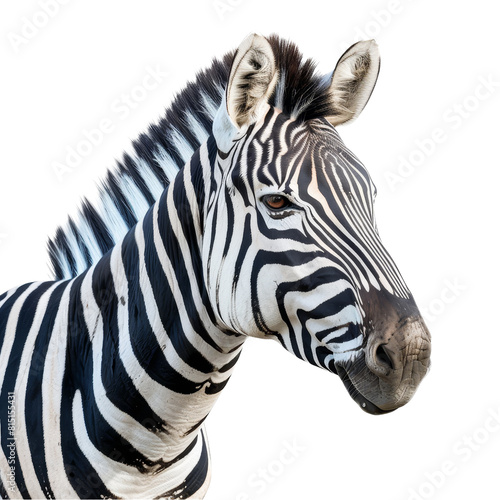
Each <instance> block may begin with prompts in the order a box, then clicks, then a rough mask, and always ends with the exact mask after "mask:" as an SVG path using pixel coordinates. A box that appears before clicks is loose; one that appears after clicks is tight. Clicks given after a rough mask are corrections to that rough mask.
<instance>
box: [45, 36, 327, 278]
mask: <svg viewBox="0 0 500 500" xmlns="http://www.w3.org/2000/svg"><path fill="white" fill-rule="evenodd" d="M267 39H268V41H269V43H270V45H271V47H272V49H273V52H274V57H275V62H276V67H277V69H278V75H279V76H278V83H277V86H276V89H275V91H274V92H273V94H272V95H271V96H270V97H269V104H270V105H272V106H276V107H278V108H279V109H281V111H282V112H283V113H285V114H287V115H289V116H291V117H293V118H294V119H296V120H298V121H301V122H303V121H307V120H311V119H314V118H320V117H324V116H331V115H333V114H335V111H334V110H333V106H332V103H331V98H330V94H329V92H328V86H329V83H330V79H325V77H323V76H320V75H318V74H317V73H316V64H315V63H314V62H313V60H312V59H306V60H304V58H303V56H302V54H301V53H300V52H299V50H298V48H297V46H296V45H295V44H294V43H292V42H289V41H286V40H283V39H281V38H279V37H278V36H277V35H271V36H270V37H268V38H267ZM235 53H236V52H235V51H233V52H230V53H227V54H226V55H225V56H223V57H222V58H221V59H220V60H214V61H213V62H212V65H211V66H210V68H208V69H206V70H204V71H201V72H199V73H198V74H197V76H196V80H195V81H194V82H191V83H188V84H187V86H186V87H185V88H184V89H183V90H182V91H181V92H180V93H179V94H178V95H177V96H176V97H175V99H174V101H173V103H172V105H171V106H170V108H169V109H167V110H166V112H165V115H164V116H163V118H161V119H160V120H159V122H158V123H155V124H152V125H150V126H149V129H148V131H147V133H143V134H141V135H140V136H139V137H138V139H136V140H135V141H134V142H133V144H132V147H133V155H129V154H124V156H123V160H122V161H121V162H117V166H116V168H114V169H112V170H109V171H108V173H107V175H106V178H105V180H104V181H103V182H102V184H101V185H100V188H99V193H100V198H101V201H102V204H101V205H102V206H101V207H96V206H94V205H92V204H91V203H90V202H89V201H88V200H87V199H84V200H83V201H82V204H81V207H80V210H79V213H78V216H77V222H75V220H73V219H72V218H69V220H68V223H67V225H66V227H64V228H62V227H59V228H58V229H57V231H56V234H55V236H54V238H52V239H50V240H49V242H48V250H49V256H50V260H51V264H52V269H53V274H54V278H55V279H67V278H71V277H75V276H77V275H78V274H80V273H81V272H83V271H84V269H81V264H80V265H78V264H77V261H80V263H81V262H82V261H83V262H84V263H85V265H86V267H90V266H91V265H92V264H94V263H95V255H94V257H93V256H92V252H91V251H90V250H89V249H90V248H91V247H94V254H95V253H96V252H95V247H96V246H97V247H98V250H99V253H100V255H104V254H105V253H106V252H107V251H108V250H110V249H111V248H112V247H113V246H114V245H115V244H116V239H117V238H116V235H115V238H114V237H113V235H112V231H111V230H110V227H109V224H107V223H106V221H105V212H106V209H107V208H109V207H106V206H105V203H104V201H103V198H104V196H105V195H106V194H107V195H109V198H110V199H111V200H112V203H113V205H114V208H116V210H117V212H118V214H119V216H120V217H121V219H123V222H124V224H125V226H126V227H127V228H128V229H130V228H131V227H132V226H133V225H134V224H135V223H136V222H137V221H138V220H139V219H140V218H141V217H142V216H143V215H144V213H141V212H140V211H138V209H137V207H135V206H134V201H135V200H134V199H131V198H130V196H127V190H126V189H125V187H124V185H125V184H124V180H125V179H126V180H127V182H128V183H130V182H132V183H133V184H134V186H135V187H136V188H137V189H138V190H139V191H140V193H142V195H143V196H144V198H145V200H146V201H147V203H148V204H149V205H150V206H151V205H152V204H153V203H154V202H155V198H156V197H157V196H156V197H155V193H154V190H153V188H152V177H151V176H153V177H154V179H155V180H156V181H155V183H157V182H159V183H160V185H161V186H162V188H163V189H165V188H166V187H167V186H168V185H169V183H170V182H171V181H172V179H173V177H174V175H172V171H175V172H176V171H178V170H179V169H180V168H182V166H183V165H184V164H185V163H186V161H187V160H188V159H189V157H190V156H191V154H192V151H196V149H198V147H199V146H200V145H201V144H202V142H203V141H204V140H205V139H206V138H207V137H208V136H209V135H210V134H211V129H212V122H213V118H214V115H215V112H216V110H217V109H218V107H219V105H220V103H221V101H222V97H223V95H224V89H225V86H226V82H227V79H228V77H229V72H230V69H231V63H232V61H233V59H234V55H235ZM193 123H194V125H193ZM179 138H181V139H182V141H183V142H184V143H185V144H186V145H187V146H189V148H184V149H185V150H184V151H183V150H182V149H183V148H180V147H179V146H178V142H179ZM187 149H191V150H192V151H187ZM160 151H161V154H158V153H159V152H160ZM146 170H147V172H146ZM121 236H123V235H121ZM89 238H92V240H93V242H92V244H90V243H89ZM75 253H78V259H76V258H75Z"/></svg>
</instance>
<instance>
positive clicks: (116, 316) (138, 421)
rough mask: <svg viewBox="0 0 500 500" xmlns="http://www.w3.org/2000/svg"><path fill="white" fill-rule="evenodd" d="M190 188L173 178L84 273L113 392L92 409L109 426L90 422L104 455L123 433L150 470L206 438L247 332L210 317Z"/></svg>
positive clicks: (86, 301)
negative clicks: (205, 426)
mask: <svg viewBox="0 0 500 500" xmlns="http://www.w3.org/2000/svg"><path fill="white" fill-rule="evenodd" d="M183 174H184V172H183V170H181V171H180V173H179V176H181V175H183ZM189 189H190V188H189V186H188V185H186V184H185V183H184V182H182V181H181V179H179V182H174V183H173V184H172V185H171V186H170V188H168V189H167V190H165V192H164V193H163V195H162V196H161V197H160V199H159V200H158V201H157V202H156V203H155V205H153V206H152V207H151V209H150V210H149V211H148V213H147V214H146V216H145V217H144V219H143V220H142V221H141V222H140V223H138V224H137V225H136V226H135V228H133V229H132V230H131V231H130V232H129V233H128V234H127V235H126V237H125V238H124V240H123V242H122V243H121V244H120V245H118V246H116V247H115V248H114V249H113V251H112V252H110V253H109V254H107V255H106V256H104V257H103V259H101V261H100V262H99V263H98V264H97V265H96V267H95V268H94V269H93V271H92V272H89V273H88V276H86V277H85V279H84V280H83V282H82V290H81V296H82V304H83V310H84V314H85V316H86V323H87V325H95V327H94V334H93V335H94V338H93V345H92V349H93V371H94V373H93V375H92V378H93V380H94V386H95V384H96V383H97V384H98V385H102V386H103V389H104V391H101V392H103V393H104V396H103V397H105V398H107V399H109V400H111V401H110V403H111V404H106V405H102V404H101V405H99V404H98V402H97V401H96V406H95V408H94V409H95V410H97V409H98V410H99V413H100V414H102V417H103V418H102V426H103V427H105V428H106V430H107V428H108V427H109V426H111V427H112V432H104V433H103V432H102V431H103V429H102V428H99V422H100V420H99V419H94V422H96V423H97V425H96V428H95V429H90V430H89V429H87V430H88V432H89V434H90V433H94V434H95V439H96V440H100V442H99V446H100V451H101V452H103V453H104V454H105V455H107V456H111V455H112V454H113V453H115V452H116V447H117V443H116V442H117V441H120V442H123V440H125V442H128V443H129V444H130V447H131V448H133V449H134V450H136V452H135V455H136V456H134V454H130V453H128V454H127V456H128V457H133V458H134V459H135V460H133V461H132V463H134V464H142V466H143V467H146V468H147V469H150V470H151V471H153V472H155V471H157V469H158V468H163V467H165V466H166V464H168V463H170V462H172V461H175V460H177V459H178V458H179V457H180V456H184V455H185V454H186V450H188V449H189V448H190V447H193V442H194V441H195V440H196V439H197V438H198V437H200V436H199V432H200V429H201V426H202V423H203V421H204V419H205V418H206V416H207V415H208V413H209V412H210V410H211V408H212V407H213V405H214V403H215V401H216V399H217V397H218V395H219V393H220V391H221V390H222V389H223V388H224V386H225V385H226V383H227V381H228V379H229V377H230V375H231V373H232V369H233V367H234V364H235V363H236V361H237V359H238V357H239V354H240V351H241V347H242V344H243V339H244V338H243V337H238V336H230V335H227V334H226V333H224V332H222V331H221V330H219V329H218V328H217V327H216V326H215V325H214V321H213V313H212V312H211V309H210V306H209V304H208V303H207V300H206V297H207V294H206V292H205V291H204V288H203V280H202V278H201V277H200V276H201V275H202V271H201V256H200V251H199V248H200V241H199V233H200V229H199V227H196V224H197V222H196V221H197V217H196V216H195V215H194V214H193V212H194V211H195V210H196V203H195V202H194V201H193V196H192V195H193V193H190V192H189ZM92 311H93V312H92ZM89 330H90V328H89ZM96 332H97V333H96ZM99 335H100V336H101V338H100V339H99V338H98V337H99ZM90 336H92V335H90ZM96 380H97V382H96ZM95 390H96V389H95V387H94V392H95ZM83 399H84V400H85V394H84V395H83ZM89 420H91V419H89ZM99 436H106V437H105V438H102V437H99ZM110 436H111V437H110ZM106 439H107V440H108V441H109V442H105V440H106ZM119 446H121V445H119ZM193 449H194V448H193Z"/></svg>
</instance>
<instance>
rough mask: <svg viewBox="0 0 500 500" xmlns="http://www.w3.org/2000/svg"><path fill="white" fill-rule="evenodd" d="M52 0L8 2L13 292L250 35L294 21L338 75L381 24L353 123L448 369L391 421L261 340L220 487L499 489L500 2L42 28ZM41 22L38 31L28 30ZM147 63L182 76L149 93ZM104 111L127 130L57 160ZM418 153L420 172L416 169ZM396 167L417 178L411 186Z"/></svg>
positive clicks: (186, 12) (183, 15)
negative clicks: (82, 205) (70, 163)
mask: <svg viewBox="0 0 500 500" xmlns="http://www.w3.org/2000/svg"><path fill="white" fill-rule="evenodd" d="M42 1H43V0H42ZM41 3H42V2H38V1H34V0H29V1H28V0H24V1H18V2H9V3H8V4H6V5H4V7H3V8H2V12H1V15H0V18H1V21H0V33H1V38H0V53H1V56H0V57H1V59H0V60H1V63H2V64H1V74H2V77H1V79H0V86H1V92H0V100H1V114H0V127H1V133H0V152H1V156H0V159H1V162H0V287H1V288H2V290H6V289H8V288H10V287H12V286H15V285H17V284H20V283H23V282H26V281H33V280H40V279H49V278H50V273H49V270H48V267H47V263H48V259H47V256H46V252H45V244H46V240H47V237H48V236H49V235H52V234H53V232H54V230H55V228H56V227H57V226H58V225H59V224H62V223H64V222H65V220H66V215H67V214H68V213H74V212H75V209H76V207H77V206H78V204H79V200H80V199H81V197H82V196H91V197H92V196H93V195H94V194H95V182H96V180H98V179H99V178H100V177H102V176H103V174H104V172H105V171H106V169H107V168H108V167H111V166H113V163H114V158H120V157H121V154H122V152H123V150H125V149H126V148H128V147H129V145H130V141H131V140H132V139H133V138H135V137H136V136H137V135H138V134H139V133H140V132H142V131H144V130H145V129H146V126H147V124H148V123H149V122H151V121H154V120H156V119H157V117H158V116H160V115H161V114H162V112H163V109H164V108H165V106H167V105H168V103H169V102H170V101H171V99H172V98H173V95H174V94H175V92H176V91H179V90H181V88H182V87H183V85H184V84H185V83H186V82H187V81H188V80H189V79H192V78H193V76H194V74H195V72H196V71H197V70H199V69H202V68H204V67H206V66H208V65H209V64H210V61H211V59H212V57H214V56H220V55H222V54H223V53H225V52H226V51H229V50H232V49H233V48H236V47H237V45H238V44H239V43H240V41H241V40H242V39H243V38H244V37H245V36H246V35H247V34H248V33H250V32H253V31H255V32H260V33H262V34H270V33H273V32H276V33H278V34H280V35H281V36H283V37H287V38H290V39H291V40H293V41H295V42H296V43H297V44H298V45H299V47H300V48H301V50H302V51H303V52H304V53H305V54H306V55H307V56H311V57H313V58H314V59H315V60H317V61H318V62H319V68H320V70H321V71H322V72H325V73H326V72H328V71H331V70H332V69H333V67H334V66H335V64H336V62H337V60H338V58H339V57H340V55H341V54H342V52H343V50H344V49H345V48H346V47H347V46H348V45H350V44H351V43H352V42H353V41H355V40H357V39H359V38H372V37H375V38H376V39H377V41H378V43H379V45H380V51H381V55H382V69H381V73H380V78H379V81H378V84H377V88H376V89H375V92H374V94H373V96H372V99H371V101H370V103H369V104H368V106H367V107H366V109H365V111H364V112H363V113H362V115H361V116H360V118H359V119H358V121H357V122H356V123H354V124H352V125H349V126H346V127H343V128H340V127H339V132H340V134H341V136H342V137H343V139H344V140H345V142H346V143H347V145H348V146H349V147H350V148H351V149H352V150H353V151H354V153H355V154H356V155H358V156H359V157H360V158H361V160H362V161H363V162H364V163H365V165H366V166H367V167H368V169H369V171H370V172H371V175H372V177H373V179H374V181H375V183H376V185H377V187H378V193H379V194H378V199H377V203H376V213H377V221H378V225H379V230H380V233H381V236H382V239H383V241H384V242H385V244H386V246H387V247H388V249H389V250H390V252H391V254H392V256H393V257H394V259H395V261H396V262H397V264H398V266H399V268H400V270H401V272H402V274H403V276H404V277H405V279H406V281H407V283H408V285H409V287H410V289H411V290H412V292H413V294H414V296H415V298H416V299H417V302H418V303H419V305H420V306H421V308H422V310H423V311H427V313H426V316H427V318H428V326H429V329H430V330H431V333H432V335H433V356H432V361H433V366H432V370H431V372H430V374H429V375H428V377H427V378H426V379H425V380H424V382H423V384H422V386H421V387H420V390H419V391H418V393H417V395H416V396H415V398H414V399H413V400H412V401H411V402H410V403H409V404H408V405H407V406H406V407H404V408H402V409H400V410H398V411H396V412H394V413H392V414H390V415H386V416H381V417H374V416H370V415H367V414H364V413H363V412H362V411H361V410H360V409H359V408H358V407H357V405H356V404H355V403H353V402H352V401H351V400H350V398H349V397H348V395H347V393H346V391H345V389H344V388H343V386H342V384H341V383H340V381H339V380H338V378H337V377H335V376H334V375H332V374H329V373H326V372H323V371H321V370H319V369H317V368H313V367H311V366H308V365H307V364H306V363H304V362H301V361H299V360H297V359H295V358H294V357H293V356H291V355H290V354H288V353H287V352H285V351H284V350H283V349H282V348H281V347H280V346H278V345H277V344H275V343H273V342H265V341H253V340H252V339H250V341H248V343H247V346H246V348H245V351H244V354H243V356H242V359H241V361H240V362H239V366H237V369H236V371H235V375H234V376H233V379H232V380H231V382H230V383H229V385H228V387H227V388H226V389H225V391H224V392H223V394H222V396H221V397H220V400H219V402H218V403H217V405H216V406H215V408H214V410H213V412H212V414H211V415H210V417H209V419H208V423H207V425H208V430H209V434H210V443H211V452H212V458H213V479H212V486H211V488H210V490H209V493H208V495H207V497H206V498H207V499H208V500H245V499H249V498H251V499H252V500H253V499H258V500H271V499H272V500H282V499H287V500H298V499H301V500H302V499H339V498H349V499H355V500H356V499H368V498H369V499H371V500H388V499H389V500H391V499H394V500H406V499H413V500H415V499H419V498H436V499H453V500H457V499H458V500H461V499H469V498H498V495H499V490H500V488H499V486H500V485H499V479H498V477H499V475H498V467H499V463H500V431H499V430H500V417H498V418H499V422H498V423H497V422H495V421H494V420H493V417H492V415H493V414H496V415H498V414H499V413H500V391H499V378H500V377H499V369H498V351H499V347H500V340H499V334H500V331H499V327H498V317H497V316H496V312H497V311H498V309H499V305H498V278H499V271H498V254H499V251H498V249H499V245H498V237H497V234H498V227H499V224H498V215H499V213H498V201H497V200H498V174H497V170H498V167H499V160H498V157H499V155H498V142H499V126H498V117H499V115H500V105H499V102H500V99H499V94H500V68H499V64H498V62H499V49H500V44H499V37H498V34H497V33H498V13H495V12H494V11H493V10H492V5H493V4H494V2H492V1H487V0H476V1H474V2H459V1H452V0H440V1H433V2H432V1H431V0H413V1H411V0H399V1H398V0H380V1H369V0H362V1H357V2H347V1H342V2H339V1H328V2H321V1H317V0H308V1H306V2H296V1H287V2H284V1H283V2H271V1H269V0H267V1H265V0H222V1H220V2H218V8H217V2H213V1H211V0H208V1H197V2H196V1H183V2H181V1H180V0H177V1H176V2H171V1H165V0H163V1H160V0H142V1H141V2H138V1H135V2H134V1H123V0H122V1H118V0H107V1H105V2H102V1H100V2H99V1H97V0H86V1H85V2H83V1H81V2H77V1H76V0H73V1H71V0H70V1H68V2H67V4H66V5H60V6H59V10H58V12H57V13H55V14H54V15H53V17H52V18H50V19H49V20H48V22H46V24H45V26H43V27H40V28H37V27H36V26H35V29H33V28H31V32H30V30H29V28H26V23H27V22H28V21H33V22H34V21H37V23H38V24H41V23H43V22H44V16H43V15H40V12H43V11H42V10H41ZM37 16H38V17H37ZM45 17H46V16H45ZM26 19H27V20H28V21H26ZM45 20H47V19H45ZM23 30H24V33H27V31H26V30H28V32H30V36H31V38H30V39H27V38H26V39H25V42H20V38H19V37H21V36H23ZM148 67H149V68H159V71H160V73H162V72H163V73H165V74H166V73H168V75H166V76H163V77H160V78H159V79H160V80H161V83H159V84H158V86H157V88H155V89H152V90H149V91H147V92H146V93H145V94H144V93H142V94H141V91H140V89H139V90H137V86H140V85H141V82H142V81H143V79H144V77H145V76H146V74H147V71H148V70H147V68H148ZM484 81H489V82H490V83H489V84H488V85H489V87H490V88H489V90H488V87H487V86H485V85H484ZM481 82H483V83H481ZM134 89H135V90H134ZM131 92H135V95H138V96H141V102H139V103H137V102H135V103H133V104H134V106H135V107H134V108H133V109H131V108H128V111H127V110H126V109H125V110H123V106H122V108H121V109H122V111H121V112H118V108H117V106H118V101H117V99H118V100H120V99H121V98H122V97H121V96H122V94H124V93H125V94H127V93H128V94H130V93H131ZM476 94H477V96H476ZM461 113H462V114H461ZM125 115H127V116H125ZM103 119H107V120H108V121H110V122H111V124H112V128H113V130H112V132H110V133H107V134H105V136H104V138H103V140H102V142H101V143H100V144H99V145H97V146H95V147H94V148H93V149H92V151H91V152H90V154H89V155H88V156H87V157H86V158H84V159H83V161H82V162H81V164H80V165H78V166H77V167H75V169H74V170H73V171H72V172H69V173H67V174H66V175H64V176H63V177H62V179H61V180H59V179H58V178H57V176H56V175H55V173H54V170H53V165H54V162H64V160H65V156H66V154H67V148H68V146H70V147H76V145H77V144H78V143H79V142H80V141H82V140H83V139H84V138H85V135H84V134H85V131H86V130H87V131H89V130H91V129H93V128H96V127H97V126H99V123H100V122H101V121H102V120H103ZM436 129H439V130H440V131H441V132H440V131H439V130H438V131H437V132H436ZM433 137H439V140H440V143H439V144H435V143H431V142H430V141H433ZM418 144H420V148H425V149H426V153H422V152H420V153H419V146H418ZM422 144H423V145H424V146H422ZM403 159H406V161H411V162H413V171H411V167H410V168H408V165H407V166H406V170H404V171H402V170H401V164H402V163H403ZM398 167H399V169H400V172H399V173H398ZM391 172H392V173H393V174H395V175H400V179H399V180H400V181H401V182H399V183H398V184H397V185H395V186H393V185H392V186H391V184H390V183H389V181H388V173H391ZM401 172H403V173H404V175H405V177H403V176H401ZM285 443H288V445H289V446H292V447H295V455H294V454H291V453H285V452H284V450H285V449H286V444H285ZM283 462H286V463H283ZM443 469H444V470H445V472H446V474H445V473H443V472H439V471H442V470H443ZM259 475H260V476H261V478H260V479H258V478H259ZM266 478H267V479H266ZM412 491H414V492H415V493H412Z"/></svg>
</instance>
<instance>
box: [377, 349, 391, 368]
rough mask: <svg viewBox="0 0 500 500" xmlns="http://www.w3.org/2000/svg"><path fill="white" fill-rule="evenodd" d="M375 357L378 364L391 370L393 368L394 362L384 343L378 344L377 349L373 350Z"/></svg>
mask: <svg viewBox="0 0 500 500" xmlns="http://www.w3.org/2000/svg"><path fill="white" fill-rule="evenodd" d="M375 358H376V360H377V363H378V364H379V365H382V366H384V365H386V366H388V367H389V368H390V369H391V370H394V363H393V362H392V359H391V357H390V355H389V354H388V353H387V349H386V347H385V345H384V344H380V345H379V346H378V347H377V350H376V351H375Z"/></svg>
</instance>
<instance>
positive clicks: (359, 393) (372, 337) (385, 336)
mask: <svg viewBox="0 0 500 500" xmlns="http://www.w3.org/2000/svg"><path fill="white" fill-rule="evenodd" d="M363 307H364V309H365V317H364V322H363V323H364V324H363V326H364V329H365V339H366V340H365V348H364V356H360V357H359V358H357V359H356V360H355V361H354V362H352V363H351V364H348V365H346V366H345V367H341V368H340V370H339V375H340V376H341V378H342V379H343V381H344V384H345V385H346V386H347V388H348V389H349V391H350V392H351V395H352V396H353V398H354V399H355V400H356V401H357V402H358V404H359V405H360V406H361V408H362V409H364V410H365V411H367V412H369V413H374V414H378V413H386V412H389V411H393V410H395V409H397V408H399V407H401V406H403V405H404V404H406V403H407V402H408V401H409V400H410V399H411V398H412V396H413V395H414V394H415V391H416V390H417V387H418V386H419V384H420V382H421V381H422V379H423V378H424V376H425V374H426V373H427V371H428V369H429V366H430V352H431V339H430V334H429V331H428V330H427V327H426V326H425V323H424V321H423V319H422V317H421V315H420V313H419V311H418V308H417V306H416V305H415V302H414V301H413V298H412V297H409V298H405V299H402V298H397V297H394V296H389V294H387V293H384V292H380V291H377V292H376V293H370V294H365V295H364V296H363Z"/></svg>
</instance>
